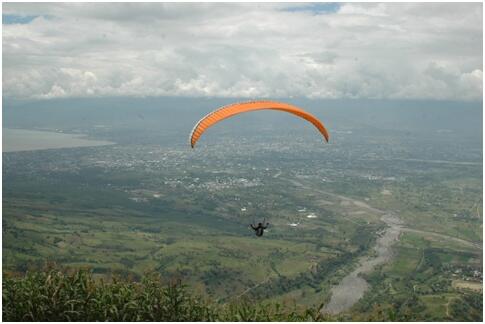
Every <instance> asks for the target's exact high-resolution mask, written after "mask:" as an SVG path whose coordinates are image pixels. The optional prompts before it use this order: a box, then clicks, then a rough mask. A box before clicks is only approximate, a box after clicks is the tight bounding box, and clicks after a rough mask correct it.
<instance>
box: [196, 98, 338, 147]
mask: <svg viewBox="0 0 485 324" xmlns="http://www.w3.org/2000/svg"><path fill="white" fill-rule="evenodd" d="M265 109H268V110H280V111H286V112H288V113H290V114H293V115H296V116H298V117H301V118H303V119H306V120H308V121H309V122H310V123H312V124H313V125H314V126H315V127H316V128H317V129H318V131H319V132H320V133H321V134H322V135H323V137H324V138H325V140H326V141H327V142H328V139H329V135H328V131H327V129H326V128H325V126H323V124H322V123H321V122H320V121H319V120H318V119H317V118H316V117H315V116H313V115H312V114H309V113H307V112H306V111H304V110H303V109H301V108H298V107H296V106H293V105H290V104H287V103H283V102H276V101H270V100H261V101H248V102H242V103H236V104H231V105H227V106H224V107H222V108H219V109H216V110H214V111H213V112H211V113H209V114H207V115H206V116H204V117H203V118H202V119H201V120H199V122H198V123H197V124H195V126H194V128H193V129H192V132H191V133H190V145H191V146H192V148H194V146H195V143H197V141H198V140H199V138H200V137H201V136H202V134H203V133H204V132H205V131H206V130H207V129H208V128H209V127H211V126H213V125H215V124H217V123H218V122H220V121H221V120H223V119H226V118H229V117H232V116H234V115H238V114H241V113H244V112H248V111H255V110H265Z"/></svg>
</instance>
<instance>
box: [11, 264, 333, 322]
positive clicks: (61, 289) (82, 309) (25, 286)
mask: <svg viewBox="0 0 485 324" xmlns="http://www.w3.org/2000/svg"><path fill="white" fill-rule="evenodd" d="M2 301H3V309H2V315H3V320H5V321H245V322H246V321H260V322H261V321H308V320H310V321H319V320H331V318H330V317H329V316H327V315H322V314H321V312H320V309H321V305H320V306H319V307H308V308H305V309H304V310H297V309H296V308H294V307H293V308H292V307H285V306H283V305H282V304H279V303H272V304H268V303H264V304H252V303H250V302H249V301H247V300H237V301H236V302H231V303H228V304H224V305H220V304H217V303H214V302H211V301H210V300H204V299H201V298H200V297H199V296H196V295H191V294H189V293H188V291H187V289H186V287H185V286H184V285H182V284H181V283H180V282H164V281H163V280H162V278H161V277H160V276H157V275H151V276H145V277H144V278H143V279H142V281H141V282H139V283H135V282H129V281H124V280H120V279H117V278H112V280H110V281H104V280H96V279H95V278H94V277H93V275H92V273H91V272H89V271H87V270H75V271H68V272H61V271H59V270H58V269H51V270H47V271H40V272H29V273H28V274H27V275H25V276H22V277H12V276H9V275H6V276H4V280H3V291H2Z"/></svg>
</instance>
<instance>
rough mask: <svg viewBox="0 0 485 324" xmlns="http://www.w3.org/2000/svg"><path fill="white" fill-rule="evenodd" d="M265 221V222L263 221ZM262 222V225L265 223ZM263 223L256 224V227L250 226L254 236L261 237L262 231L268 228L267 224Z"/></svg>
mask: <svg viewBox="0 0 485 324" xmlns="http://www.w3.org/2000/svg"><path fill="white" fill-rule="evenodd" d="M265 221H266V220H265ZM265 221H263V223H264V222H265ZM263 223H258V225H257V226H256V225H254V224H250V225H249V226H251V228H252V229H253V230H254V232H255V234H256V236H263V234H264V230H265V229H267V228H268V225H269V223H266V224H265V225H263Z"/></svg>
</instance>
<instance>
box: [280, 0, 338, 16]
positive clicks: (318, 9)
mask: <svg viewBox="0 0 485 324" xmlns="http://www.w3.org/2000/svg"><path fill="white" fill-rule="evenodd" d="M339 9H340V3H338V2H311V3H301V4H298V5H297V6H294V7H288V8H285V9H284V10H285V11H290V12H295V11H309V12H312V13H313V14H315V15H319V14H328V13H335V12H337V11H338V10H339Z"/></svg>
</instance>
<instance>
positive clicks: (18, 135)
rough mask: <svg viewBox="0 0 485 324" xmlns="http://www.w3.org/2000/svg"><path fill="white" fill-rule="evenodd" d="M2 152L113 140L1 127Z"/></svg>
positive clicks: (58, 147)
mask: <svg viewBox="0 0 485 324" xmlns="http://www.w3.org/2000/svg"><path fill="white" fill-rule="evenodd" d="M2 144H3V145H2V152H4V153H5V152H20V151H34V150H47V149H60V148H70V147H87V146H102V145H112V144H115V143H113V142H108V141H98V140H91V139H86V135H82V134H64V133H55V132H47V131H37V130H27V129H10V128H4V129H3V140H2Z"/></svg>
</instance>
